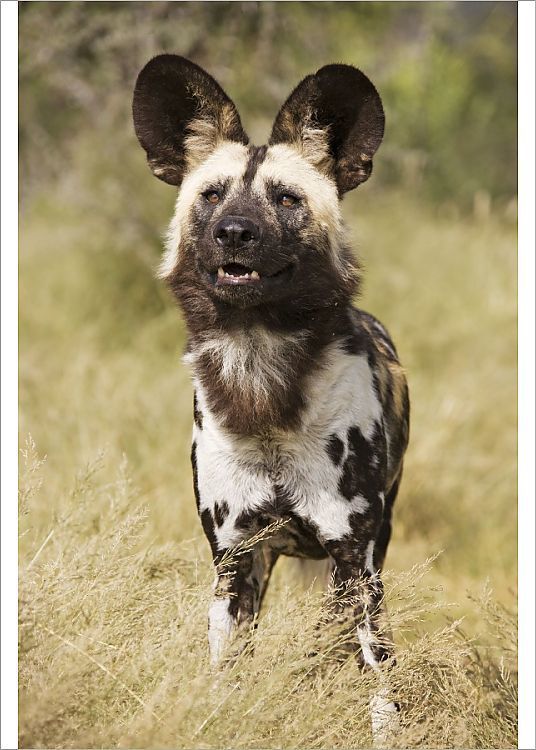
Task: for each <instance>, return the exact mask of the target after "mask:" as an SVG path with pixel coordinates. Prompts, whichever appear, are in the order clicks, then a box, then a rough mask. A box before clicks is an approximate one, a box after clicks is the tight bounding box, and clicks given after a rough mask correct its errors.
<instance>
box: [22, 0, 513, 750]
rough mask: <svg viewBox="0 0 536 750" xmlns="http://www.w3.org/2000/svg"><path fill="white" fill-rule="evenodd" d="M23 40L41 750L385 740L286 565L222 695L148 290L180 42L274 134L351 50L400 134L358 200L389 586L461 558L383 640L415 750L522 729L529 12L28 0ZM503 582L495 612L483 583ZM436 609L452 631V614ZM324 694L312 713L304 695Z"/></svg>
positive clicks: (162, 348) (172, 374)
mask: <svg viewBox="0 0 536 750" xmlns="http://www.w3.org/2000/svg"><path fill="white" fill-rule="evenodd" d="M19 33H20V50H21V60H20V169H21V181H20V184H21V191H22V193H21V198H22V200H21V252H20V297H19V298H20V425H21V447H22V449H23V451H24V452H25V455H26V458H27V461H26V464H25V465H26V469H24V471H23V475H24V476H23V481H22V484H21V488H22V495H21V501H22V502H21V510H22V513H23V517H22V521H21V534H22V535H21V541H20V550H21V597H22V602H21V741H22V742H23V745H24V746H26V747H28V746H34V747H42V746H45V747H65V746H88V747H89V746H112V745H113V746H129V747H131V746H137V747H151V746H160V747H161V746H170V747H173V746H181V747H194V746H195V747H222V746H226V747H229V746H236V747H254V746H257V747H281V746H284V747H291V746H292V747H326V746H329V747H348V746H349V741H350V738H351V741H352V743H353V745H354V746H364V747H366V746H367V745H368V743H369V742H370V737H369V734H368V729H367V726H366V720H365V718H364V717H365V714H364V713H363V712H362V708H363V706H365V704H366V691H367V690H368V687H367V681H366V680H365V682H364V683H360V684H361V687H360V686H359V685H357V686H356V685H355V680H354V679H353V672H352V671H351V668H350V667H349V666H348V665H347V666H346V667H344V665H343V667H341V669H342V672H338V671H335V672H329V675H330V677H329V679H327V678H326V677H325V675H324V677H323V676H322V674H324V673H322V672H319V673H318V675H317V676H316V677H315V679H313V680H312V681H307V679H305V677H304V674H305V673H307V674H309V671H308V670H310V667H308V666H307V664H309V662H307V661H304V660H303V655H302V654H301V652H300V651H299V644H300V635H299V624H300V622H301V623H303V621H304V618H305V617H307V616H308V615H307V613H308V612H311V611H312V610H310V609H308V607H311V606H313V605H311V602H310V601H309V599H307V596H306V595H304V594H303V593H302V594H296V595H295V596H296V597H297V598H294V601H295V604H294V605H290V604H289V596H290V594H289V592H288V590H287V587H288V581H289V580H291V581H292V582H293V584H292V585H297V583H296V582H295V579H294V578H292V579H289V578H288V576H289V575H290V573H291V570H290V568H289V567H288V566H287V567H286V568H285V566H284V564H281V565H280V564H278V567H277V569H276V576H275V582H274V583H275V585H274V589H273V592H272V593H271V596H270V599H269V601H268V608H267V613H266V633H267V635H266V638H265V640H262V641H261V642H260V643H258V644H257V649H256V654H259V656H255V657H254V659H255V660H256V661H254V662H253V663H251V662H249V663H248V664H247V665H246V667H245V669H244V671H243V673H240V669H241V667H240V668H239V671H238V673H237V672H236V671H235V672H233V675H234V677H233V679H234V678H235V677H236V679H237V680H238V681H239V682H240V681H241V683H242V684H243V685H245V686H246V687H247V689H246V688H244V690H243V691H239V692H238V696H239V700H238V704H237V705H238V706H239V712H238V714H236V713H233V711H231V710H230V709H229V707H228V705H227V704H225V706H223V708H222V707H221V706H220V707H219V708H218V705H219V699H216V698H215V697H214V694H213V693H211V692H210V691H209V690H208V689H207V685H208V682H209V672H208V667H207V665H206V657H205V654H206V649H205V642H204V627H205V625H204V617H205V614H204V613H205V609H204V607H205V604H206V597H207V596H208V591H209V587H210V583H209V581H210V565H209V554H208V545H207V544H206V542H205V541H204V539H203V537H202V534H201V531H200V526H199V523H198V520H197V517H196V513H195V505H194V501H193V497H192V489H191V474H190V469H189V466H188V455H189V441H190V430H191V397H192V394H191V387H190V383H189V376H188V373H187V371H186V370H185V369H184V368H183V366H182V365H181V364H180V359H179V358H180V353H181V351H182V348H183V345H184V330H183V327H182V323H181V320H180V316H179V314H178V313H177V311H176V309H175V307H174V305H173V303H172V301H171V299H170V297H169V295H168V293H167V291H166V290H165V289H164V288H163V287H162V285H161V284H160V283H159V282H157V281H156V280H155V279H154V269H155V266H156V264H157V261H158V257H159V253H160V248H161V233H162V232H163V231H164V230H165V226H166V222H167V221H168V219H169V217H170V215H171V210H172V205H173V201H174V190H173V189H172V188H170V187H169V186H166V185H164V184H163V183H160V182H159V181H157V180H155V179H154V178H152V176H151V175H150V172H149V170H148V169H147V167H146V165H145V160H144V155H143V152H142V151H141V149H140V148H139V146H138V144H137V142H136V139H135V136H134V134H133V130H132V124H131V114H130V103H131V91H132V87H133V84H134V81H135V77H136V74H137V72H138V70H139V69H140V68H141V67H142V66H143V64H144V63H145V62H146V61H147V59H148V58H149V57H151V56H152V55H153V54H156V53H158V52H161V51H171V52H177V53H180V54H183V55H186V56H188V57H191V58H192V59H194V60H195V61H196V62H198V63H199V64H201V65H203V66H205V67H206V68H207V69H208V70H209V71H210V72H212V73H213V74H214V75H215V76H216V77H217V78H218V80H219V81H220V82H221V83H222V85H223V86H224V87H225V88H226V90H227V91H228V93H229V94H230V95H231V96H232V97H233V99H234V100H235V101H236V102H237V104H238V106H239V109H240V112H241V114H242V118H243V121H244V124H245V126H246V129H247V130H248V132H249V133H250V135H251V137H252V139H253V140H254V141H255V142H257V143H260V142H262V141H263V140H264V139H265V138H266V136H267V134H268V132H269V128H270V124H271V121H272V120H273V117H274V115H275V113H276V111H277V109H278V107H279V106H280V104H281V103H282V101H283V100H284V98H285V97H286V95H287V94H288V93H289V91H290V89H291V88H292V87H293V86H294V85H295V84H296V83H297V82H298V80H299V79H300V77H302V76H303V75H305V74H307V73H309V72H311V71H312V70H315V69H317V68H319V67H320V66H321V65H323V64H325V63H328V62H333V61H343V62H348V63H352V64H355V65H357V66H359V67H361V68H362V69H363V70H365V72H367V73H368V74H369V75H370V77H371V78H372V80H373V81H374V82H375V84H376V85H377V87H378V89H379V90H380V93H381V95H382V98H383V101H384V106H385V110H386V118H387V129H386V136H385V141H384V144H383V145H382V147H381V149H380V151H379V153H378V156H377V158H376V160H375V165H374V173H373V176H372V178H371V180H370V182H369V183H367V184H366V185H365V186H364V187H362V188H360V189H359V190H357V191H355V193H353V194H351V195H349V196H348V197H347V199H346V200H345V202H344V214H345V217H346V219H347V222H348V224H349V227H350V229H351V231H352V233H353V235H354V238H355V244H356V246H357V247H358V248H359V255H360V257H361V259H362V261H363V263H364V266H365V272H366V273H365V285H364V293H363V298H362V300H361V302H360V304H361V305H362V306H363V307H364V308H365V309H369V310H370V311H371V312H373V313H375V314H377V315H378V316H379V317H380V319H382V321H383V322H384V323H386V324H387V326H388V327H389V329H390V330H391V333H392V334H393V337H394V340H395V341H396V343H397V347H398V350H399V352H400V354H401V357H402V360H403V364H404V365H405V367H406V369H407V372H408V379H409V383H410V390H411V396H412V435H411V443H410V448H409V452H408V458H407V462H406V471H405V477H404V481H403V484H402V491H401V494H400V497H399V499H398V500H397V507H396V511H395V527H394V536H393V541H392V544H391V548H390V551H389V555H388V560H387V564H388V566H389V567H390V568H391V569H392V571H393V572H392V574H391V575H392V576H393V580H394V581H395V582H396V581H397V580H399V579H400V577H402V579H400V580H403V577H404V576H405V575H407V574H406V573H405V572H404V571H407V570H408V569H411V568H412V567H413V566H414V565H415V564H416V563H422V561H424V560H425V559H426V558H428V557H430V556H432V555H435V554H436V553H437V552H439V551H440V550H443V552H442V554H441V555H440V556H439V557H438V558H437V559H435V560H434V562H433V564H432V565H431V569H430V571H429V573H428V574H427V581H428V584H427V587H428V588H427V591H428V593H427V597H428V600H429V604H430V606H429V607H428V606H427V608H424V609H423V607H422V606H421V605H420V604H416V603H415V602H414V601H413V600H412V599H411V597H409V601H408V602H407V603H406V604H404V605H403V607H402V612H405V615H404V617H405V620H404V618H402V620H403V621H404V623H403V624H404V627H400V629H399V631H396V628H395V631H396V632H397V642H398V645H399V653H400V663H401V665H402V666H401V668H400V672H399V680H401V684H402V686H403V687H404V690H405V693H406V696H407V700H408V703H409V702H411V701H413V705H414V706H417V704H418V711H417V708H415V711H417V713H413V714H411V712H410V715H411V717H412V719H411V722H410V726H409V728H408V729H407V732H406V734H405V735H403V736H402V739H400V743H402V744H400V746H401V747H402V746H406V747H407V746H410V745H411V746H413V745H415V746H418V745H423V744H424V745H426V746H428V747H488V748H489V747H513V746H515V744H516V740H515V707H514V703H515V675H513V674H510V670H511V671H514V670H515V661H514V656H515V628H514V625H513V623H514V619H513V617H514V615H513V612H514V610H515V588H516V583H515V581H516V481H515V477H516V406H515V398H516V327H515V326H516V256H515V245H516V227H515V219H516V204H515V190H516V170H515V166H516V97H517V92H516V5H515V3H487V2H484V3H480V2H478V3H472V2H469V3H451V2H441V3H427V2H423V3H406V2H401V3H386V2H378V3H376V2H367V3H336V4H334V3H329V2H326V3H286V2H285V3H253V2H252V3H181V2H177V3H168V2H155V3H149V2H139V3H130V2H125V3H108V2H100V3H83V2H72V3H52V2H44V3H32V2H27V3H22V4H21V6H20V29H19ZM29 433H31V435H32V436H33V438H34V439H35V441H36V444H37V454H36V455H34V453H35V449H34V448H32V447H31V443H27V442H26V441H27V435H28V434H29ZM29 446H30V447H29ZM102 453H103V454H104V458H98V460H97V463H96V464H95V459H96V457H99V456H101V454H102ZM45 454H46V461H44V463H43V464H40V463H39V460H38V459H37V457H36V456H37V455H40V456H44V455H45ZM125 462H126V463H125ZM87 465H89V466H90V467H92V468H91V469H90V470H85V469H84V467H85V466H87ZM126 465H128V468H125V466H126ZM28 466H29V467H30V468H29V469H28ZM32 467H33V468H32ZM118 467H123V468H121V471H120V479H119V480H118V479H117V478H116V477H117V473H118V471H119V468H118ZM37 476H39V480H38V481H37V479H36V477H37ZM134 488H135V489H134ZM141 508H143V509H144V510H143V512H142V511H141V510H140V509H141ZM147 571H149V572H147ZM486 581H488V582H489V586H490V587H491V588H492V589H493V592H494V594H493V596H494V597H495V600H497V601H498V603H497V604H493V599H492V598H491V596H490V594H489V593H486V595H485V597H484V599H482V597H480V594H479V592H481V591H482V587H483V586H484V585H485V582H486ZM421 585H422V583H419V581H417V582H416V583H415V585H414V588H413V589H411V590H412V591H413V590H415V591H417V590H419V587H420V586H421ZM395 588H396V585H395ZM410 588H411V587H410ZM468 591H469V592H472V594H471V596H473V598H467V592H468ZM474 595H476V596H477V599H478V598H479V597H480V599H479V601H480V603H478V604H477V603H476V601H475V596H474ZM293 596H294V595H293ZM293 596H290V598H291V599H292V598H293ZM300 597H301V598H300ZM406 598H407V597H406ZM445 601H456V603H457V604H456V607H454V608H453V609H450V610H447V612H450V615H449V617H451V618H459V617H463V618H464V624H463V626H462V628H461V630H460V628H459V627H458V628H454V629H453V630H452V631H448V632H447V631H445V630H444V628H445V617H446V615H445V614H444V613H443V611H442V610H441V608H439V609H438V607H439V605H440V604H441V602H445ZM392 603H393V607H394V610H395V620H396V612H397V611H398V610H397V606H398V605H397V604H396V596H394V595H393V596H392ZM315 606H316V605H315ZM184 612H188V613H189V616H190V618H191V620H190V621H188V619H187V618H185V616H184ZM311 617H312V615H311ZM270 618H271V619H270ZM313 619H314V618H313ZM402 620H400V622H401V623H402ZM311 621H313V620H311ZM505 623H508V624H505ZM293 628H294V630H293ZM297 628H298V630H296V629H297ZM47 629H48V630H47ZM498 630H500V631H501V633H502V635H501V638H500V639H499V640H497V639H496V638H495V635H494V634H495V632H496V631H498ZM262 632H263V630H262V628H260V629H259V631H258V633H259V636H258V637H259V638H262V637H263V636H262ZM274 633H279V634H280V635H279V640H278V637H276V636H274ZM405 633H406V634H408V635H407V638H406V635H404V634H405ZM311 637H312V636H311ZM307 638H309V635H307V636H305V635H304V636H303V643H305V644H306V643H308V641H307ZM62 639H63V640H62ZM274 639H275V640H274ZM412 642H413V643H418V644H420V649H421V651H420V657H418V655H417V652H416V651H415V649H414V647H412V645H411V644H412ZM456 644H458V649H457V648H456ZM276 645H277V647H278V648H280V650H277V648H276ZM77 649H78V650H77ZM412 649H413V650H412ZM417 650H418V649H417ZM92 659H93V661H92ZM412 659H413V661H412ZM95 662H97V665H96V664H95ZM177 664H178V665H180V666H181V669H179V670H177ZM266 664H272V665H273V669H272V672H271V673H270V672H269V670H268V671H267V667H266ZM404 664H405V665H406V667H407V669H406V668H405V667H404V666H403V665H404ZM103 667H104V668H105V669H103ZM332 668H333V669H335V667H329V669H332ZM106 669H107V670H108V672H106ZM345 669H346V670H347V671H346V672H345V671H344V670H345ZM348 670H350V671H348ZM178 672H180V674H178ZM110 674H111V676H110ZM416 675H418V678H417V676H416ZM324 679H326V680H327V682H322V680H324ZM330 680H332V682H330ZM188 685H193V686H194V687H193V688H190V687H188ZM329 685H336V686H337V690H336V691H334V690H332V689H331V688H330V687H329ZM230 689H231V688H230ZM189 690H191V695H190V696H189V697H188V695H186V694H187V693H188V691H189ZM129 691H130V692H129ZM278 691H279V692H278ZM281 691H282V692H281ZM449 691H450V695H451V698H452V701H451V702H449V700H448V699H447V697H446V696H448V695H449ZM280 693H281V694H283V695H284V696H286V703H285V702H283V703H281V702H280V698H279V695H280ZM133 695H135V696H136V697H133ZM233 695H235V693H233ZM319 696H320V697H322V700H323V701H324V706H325V712H324V713H323V714H322V720H321V721H316V720H315V719H314V716H312V715H311V714H310V713H307V711H306V710H305V708H306V706H307V705H315V702H316V701H317V700H319ZM248 700H251V703H247V701H248ZM140 701H141V702H140ZM233 701H234V699H233V700H230V704H231V705H235V704H234V702H233ZM244 701H245V702H244ZM462 705H463V706H464V712H461V713H460V706H462ZM259 706H261V707H262V706H265V711H266V713H265V714H263V722H259V718H258V717H259V713H258V711H259V710H260V709H259ZM345 707H347V708H345ZM354 709H355V710H354ZM237 710H238V709H237ZM363 710H364V709H363ZM245 711H249V712H250V713H249V714H248V716H250V717H252V718H251V721H250V720H249V719H248V721H247V722H245V721H242V720H240V722H239V723H240V727H241V730H240V731H238V730H237V721H238V719H237V716H242V715H243V713H244V712H245ZM419 711H420V712H421V713H419ZM240 712H242V713H240ZM155 713H156V714H157V715H158V716H161V715H166V716H167V719H166V722H167V723H164V724H162V723H159V722H158V721H156V719H155V716H154V714H155ZM432 715H433V716H435V717H436V718H435V719H433V720H432V719H430V718H429V717H430V716H432ZM170 716H171V717H173V716H174V717H175V718H174V719H170ZM211 716H212V717H214V716H217V717H218V720H217V721H216V722H215V721H213V719H210V720H209V721H207V723H206V724H203V722H204V721H205V719H207V718H208V717H211ZM289 716H292V717H294V719H293V724H292V728H291V730H288V731H287V733H286V734H285V732H284V731H283V729H282V728H283V727H284V725H285V722H287V723H288V717H289ZM133 717H134V718H133ZM426 717H428V718H426ZM170 721H171V724H170ZM248 722H249V723H248ZM326 726H330V727H331V734H329V736H328V734H326V730H325V727H326ZM199 727H201V729H199ZM198 730H199V731H198ZM196 732H197V734H196ZM404 738H405V739H404ZM404 742H406V745H404V744H403V743H404Z"/></svg>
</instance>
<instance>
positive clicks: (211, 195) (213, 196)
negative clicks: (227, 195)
mask: <svg viewBox="0 0 536 750" xmlns="http://www.w3.org/2000/svg"><path fill="white" fill-rule="evenodd" d="M203 195H204V196H205V198H206V199H207V201H208V202H209V203H212V205H213V206H215V205H216V203H219V202H220V194H219V193H218V191H217V190H209V191H208V192H207V193H203Z"/></svg>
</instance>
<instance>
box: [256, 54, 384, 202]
mask: <svg viewBox="0 0 536 750" xmlns="http://www.w3.org/2000/svg"><path fill="white" fill-rule="evenodd" d="M384 124H385V116H384V113H383V107H382V102H381V99H380V96H379V94H378V92H377V91H376V89H375V88H374V86H373V85H372V83H371V82H370V81H369V79H368V78H367V77H366V75H364V73H362V72H361V71H360V70H358V69H357V68H353V67H352V66H351V65H326V66H325V67H323V68H320V70H319V71H318V72H317V73H314V74H313V75H310V76H307V78H304V80H303V81H302V82H301V83H300V84H299V85H298V86H297V87H296V88H295V89H294V91H293V92H292V93H291V95H290V96H289V98H288V99H287V101H286V102H285V104H284V105H283V106H282V108H281V110H280V112H279V114H278V115H277V117H276V119H275V123H274V127H273V130H272V135H271V137H270V143H271V144H276V143H288V144H291V145H293V146H295V147H297V148H298V149H299V150H300V151H301V152H302V154H303V155H304V156H305V158H307V159H308V160H309V161H310V162H312V163H313V164H314V165H315V166H316V167H317V168H319V169H321V170H323V171H325V172H327V173H328V174H329V175H330V176H331V177H333V178H334V179H335V181H336V183H337V187H338V189H339V193H340V194H342V193H345V192H346V191H347V190H352V189H353V188H355V187H357V186H358V185H359V184H360V183H362V182H365V180H367V179H368V177H369V176H370V173H371V171H372V157H373V155H374V153H375V152H376V150H377V148H378V146H379V145H380V143H381V140H382V137H383V130H384Z"/></svg>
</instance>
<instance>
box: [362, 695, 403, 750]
mask: <svg viewBox="0 0 536 750" xmlns="http://www.w3.org/2000/svg"><path fill="white" fill-rule="evenodd" d="M369 706H370V714H371V719H372V739H373V742H374V747H377V748H391V747H392V740H393V736H394V735H395V734H396V732H397V730H398V729H399V727H400V719H399V716H398V708H397V707H396V705H395V703H394V702H393V701H392V700H390V699H389V694H388V691H387V688H381V689H380V690H378V692H377V693H375V695H373V696H372V698H371V699H370V703H369Z"/></svg>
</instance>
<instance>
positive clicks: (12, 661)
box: [0, 2, 536, 749]
mask: <svg viewBox="0 0 536 750" xmlns="http://www.w3.org/2000/svg"><path fill="white" fill-rule="evenodd" d="M518 13H519V53H518V54H519V57H518V59H519V79H518V80H519V114H518V122H519V129H518V133H519V154H520V159H519V272H518V273H519V275H518V281H519V374H518V386H519V474H518V476H519V562H520V564H519V592H520V596H519V613H520V614H519V641H520V659H519V694H520V710H519V745H518V746H519V747H520V748H534V747H535V746H536V741H535V740H536V728H535V718H534V705H536V695H535V679H534V663H535V623H534V608H535V593H534V592H535V575H534V571H535V554H534V526H535V509H534V501H535V482H534V456H535V439H534V413H535V399H534V383H535V370H534V360H535V347H534V341H535V326H534V299H535V287H534V278H535V262H534V256H535V244H536V243H535V232H534V205H535V203H536V200H535V190H534V163H535V150H534V134H535V119H534V90H535V76H534V69H535V60H534V48H535V37H534V27H535V20H536V7H535V5H534V3H533V2H520V3H519V4H518ZM1 21H2V23H1V63H2V80H1V82H2V150H1V159H2V181H1V187H2V227H1V240H2V253H1V314H2V322H1V334H2V396H1V406H2V427H1V437H2V504H1V542H2V551H1V563H2V573H1V575H2V578H1V589H2V644H1V684H2V693H1V697H2V723H1V735H0V746H1V748H2V749H4V748H16V747H17V745H18V741H17V718H18V717H17V684H18V681H17V618H16V611H17V580H16V563H17V533H16V530H17V503H16V497H17V491H16V490H17V461H18V455H17V437H16V425H17V395H18V387H17V367H16V363H17V353H18V345H17V325H16V320H17V314H18V298H17V284H18V280H17V265H18V264H17V238H18V226H17V212H18V208H17V195H18V190H17V185H18V181H17V174H18V165H17V149H16V148H15V145H16V144H17V101H18V91H17V84H18V80H17V57H18V50H17V27H18V3H16V2H2V4H1ZM497 157H498V158H500V154H498V155H497Z"/></svg>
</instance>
